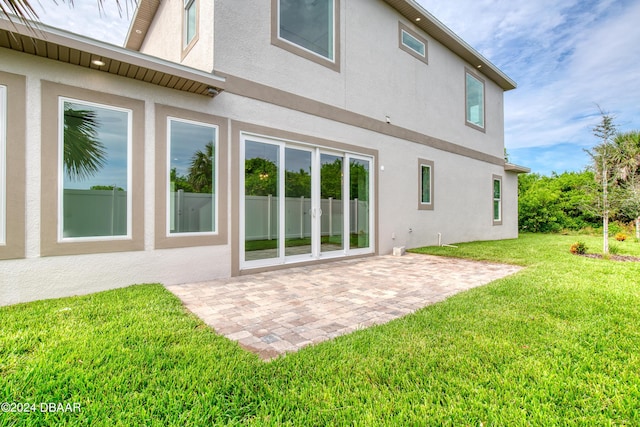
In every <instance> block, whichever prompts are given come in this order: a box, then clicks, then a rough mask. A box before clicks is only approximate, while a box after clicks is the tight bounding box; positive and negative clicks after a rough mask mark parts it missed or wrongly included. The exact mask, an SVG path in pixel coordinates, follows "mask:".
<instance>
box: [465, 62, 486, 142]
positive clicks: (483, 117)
mask: <svg viewBox="0 0 640 427" xmlns="http://www.w3.org/2000/svg"><path fill="white" fill-rule="evenodd" d="M469 77H471V78H472V79H473V80H474V81H476V82H478V83H479V84H480V85H481V86H482V104H481V108H482V114H481V116H480V118H481V120H482V123H481V124H478V123H475V122H473V121H472V120H471V118H470V117H469V81H468V78H469ZM486 99H487V93H486V85H485V82H484V80H483V79H481V78H480V77H478V76H476V75H475V74H474V73H472V72H471V71H470V70H465V74H464V116H465V123H466V125H467V126H469V127H472V128H474V129H477V130H480V131H482V132H484V131H485V128H486V125H487V114H486V104H487V102H486Z"/></svg>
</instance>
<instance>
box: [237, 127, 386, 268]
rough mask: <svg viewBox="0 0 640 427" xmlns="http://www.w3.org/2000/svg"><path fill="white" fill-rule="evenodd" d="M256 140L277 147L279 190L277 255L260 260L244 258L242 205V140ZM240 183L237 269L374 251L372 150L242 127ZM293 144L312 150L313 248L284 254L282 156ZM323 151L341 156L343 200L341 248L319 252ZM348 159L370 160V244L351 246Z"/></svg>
mask: <svg viewBox="0 0 640 427" xmlns="http://www.w3.org/2000/svg"><path fill="white" fill-rule="evenodd" d="M311 139H313V138H311ZM247 140H249V141H255V142H259V143H266V144H271V145H275V146H278V147H279V161H280V164H279V165H278V176H279V183H278V185H279V194H282V197H279V200H278V212H279V218H278V224H279V227H278V239H279V242H278V245H277V246H278V256H277V257H275V258H267V259H261V260H246V259H245V238H246V234H245V233H246V227H245V221H246V218H245V215H246V211H245V209H246V206H245V143H246V141H247ZM238 142H239V144H238V151H239V156H238V160H239V165H238V166H239V170H238V175H239V177H238V178H239V185H238V190H239V191H238V199H239V205H238V206H239V216H238V221H239V223H238V231H239V236H238V237H239V239H238V243H239V244H238V245H237V251H238V254H237V255H238V261H239V262H238V268H239V270H240V271H243V270H250V269H255V268H264V267H276V266H281V265H287V264H295V263H300V262H306V261H319V260H322V259H331V258H343V257H347V256H353V255H365V254H373V253H375V249H376V247H377V245H376V241H377V240H376V238H377V237H376V233H375V232H376V228H377V227H376V225H375V224H376V222H375V211H376V208H375V207H376V200H375V196H376V193H375V182H376V178H377V177H376V174H375V171H376V166H375V164H376V163H375V160H376V156H375V155H373V154H363V153H361V152H358V151H356V150H346V149H343V148H342V147H340V148H338V147H332V146H325V145H318V144H314V143H310V142H304V141H299V140H292V139H287V138H278V137H273V136H268V135H263V134H259V133H254V132H247V131H241V132H240V133H239V141H238ZM287 147H289V148H294V149H300V150H304V151H310V152H311V153H312V161H311V163H312V172H311V175H312V177H311V182H312V184H311V185H312V193H311V194H312V196H311V206H312V211H313V212H312V215H313V219H312V222H311V230H312V231H311V236H312V237H311V241H312V248H311V254H303V255H292V256H285V247H284V244H283V243H284V240H282V239H284V238H285V236H284V235H285V228H284V226H285V223H284V222H285V215H284V212H285V208H284V204H285V197H284V192H283V191H282V190H283V189H284V176H285V168H286V165H285V164H284V157H285V149H286V148H287ZM362 151H363V152H366V151H371V150H367V149H363V150H362ZM322 154H329V155H336V156H342V157H343V159H344V160H343V176H344V179H343V182H342V185H343V187H342V194H343V197H342V199H343V200H342V203H343V219H342V220H343V236H342V238H343V248H342V249H341V250H337V251H330V252H324V253H323V252H322V251H321V218H322V216H321V208H320V206H321V200H320V156H321V155H322ZM351 159H359V160H364V161H368V162H369V188H368V191H369V215H368V221H369V227H368V228H369V230H368V231H369V245H368V247H365V248H354V249H351V248H350V243H349V242H350V240H349V239H350V200H349V185H350V182H349V178H350V177H349V165H350V161H351Z"/></svg>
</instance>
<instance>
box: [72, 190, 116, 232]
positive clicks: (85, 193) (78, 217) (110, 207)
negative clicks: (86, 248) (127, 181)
mask: <svg viewBox="0 0 640 427" xmlns="http://www.w3.org/2000/svg"><path fill="white" fill-rule="evenodd" d="M62 205H63V216H64V218H63V237H92V236H126V235H127V192H126V191H118V190H71V189H65V190H64V192H63V202H62Z"/></svg>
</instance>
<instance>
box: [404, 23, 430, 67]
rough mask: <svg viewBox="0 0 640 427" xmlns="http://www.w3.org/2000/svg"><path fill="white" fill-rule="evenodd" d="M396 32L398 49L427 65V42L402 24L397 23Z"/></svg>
mask: <svg viewBox="0 0 640 427" xmlns="http://www.w3.org/2000/svg"><path fill="white" fill-rule="evenodd" d="M398 31H399V33H398V34H399V39H400V40H399V42H400V44H399V46H400V49H402V50H404V51H405V52H407V53H408V54H410V55H411V56H413V57H415V58H417V59H419V60H420V61H422V62H424V63H425V64H427V63H428V60H427V40H426V39H425V38H424V37H422V36H420V34H418V33H417V32H415V31H413V30H411V29H410V28H409V27H407V26H406V25H404V24H403V23H402V22H400V23H399V26H398Z"/></svg>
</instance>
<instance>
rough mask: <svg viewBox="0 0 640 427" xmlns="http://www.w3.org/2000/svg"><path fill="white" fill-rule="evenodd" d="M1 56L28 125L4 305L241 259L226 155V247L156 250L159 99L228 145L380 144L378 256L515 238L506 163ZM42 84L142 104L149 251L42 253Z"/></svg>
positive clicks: (199, 275)
mask: <svg viewBox="0 0 640 427" xmlns="http://www.w3.org/2000/svg"><path fill="white" fill-rule="evenodd" d="M2 57H3V61H2V63H1V64H0V69H1V70H2V71H6V72H9V73H15V74H19V75H26V83H27V84H26V88H27V89H26V90H27V94H26V111H27V123H28V126H27V127H26V144H25V147H26V148H25V149H26V159H27V160H26V165H25V166H26V200H27V202H26V206H25V217H26V228H25V235H26V254H25V255H26V258H25V259H15V260H7V261H0V264H1V266H2V271H3V274H2V275H0V305H4V304H11V303H16V302H22V301H29V300H34V299H41V298H52V297H59V296H68V295H76V294H85V293H90V292H95V291H99V290H104V289H111V288H116V287H121V286H128V285H131V284H135V283H144V282H147V283H148V282H162V283H164V284H175V283H185V282H191V281H202V280H209V279H214V278H220V277H228V276H230V275H231V274H232V258H233V256H234V255H235V256H237V254H234V250H235V249H234V248H237V247H238V244H237V243H238V234H237V233H234V231H233V230H237V229H238V227H239V226H240V224H239V213H238V206H237V204H234V202H233V195H232V185H233V180H238V179H239V176H240V168H241V164H242V163H241V162H237V163H232V159H231V156H229V157H228V160H227V163H228V165H227V166H228V167H229V171H230V172H229V174H230V178H231V179H230V180H229V184H228V188H226V191H227V194H228V197H227V199H226V201H225V202H226V210H227V213H228V217H229V220H228V221H227V222H226V223H224V224H220V227H221V228H222V227H226V230H227V231H228V232H229V238H228V242H227V244H220V245H213V246H197V247H187V248H176V249H162V250H158V249H155V244H154V242H155V241H156V237H157V236H156V235H155V233H156V229H155V224H156V222H157V218H158V216H162V215H165V213H164V212H163V211H158V210H157V208H156V194H157V192H156V188H155V182H156V174H157V167H164V166H163V165H157V164H156V161H155V160H156V142H155V141H156V138H157V135H156V134H157V133H158V131H157V129H156V117H155V114H156V104H164V105H169V106H173V107H179V108H183V109H188V110H192V111H198V112H203V113H207V114H212V115H216V116H219V117H222V118H225V119H226V121H227V123H228V126H229V132H228V139H227V140H221V141H220V143H221V144H227V145H228V146H229V147H230V148H231V149H233V147H231V142H232V140H233V138H234V135H237V134H238V133H239V132H240V131H242V127H237V126H235V125H232V123H234V122H236V121H237V122H247V123H252V124H255V125H260V126H263V127H265V128H268V129H274V131H278V130H285V131H288V132H295V133H298V134H300V135H303V137H302V138H301V139H300V141H301V142H305V138H304V135H306V136H309V137H317V138H322V139H325V140H330V141H334V142H336V143H340V144H348V145H350V146H359V147H363V149H364V148H366V149H370V150H377V152H378V156H377V157H376V159H375V163H374V166H375V171H374V174H375V176H376V177H377V183H378V188H377V190H376V193H375V198H376V200H375V202H376V203H377V213H376V218H375V221H376V225H375V231H376V233H377V234H376V236H375V237H376V239H377V242H378V243H377V248H378V251H379V253H380V254H387V253H390V252H391V250H392V248H393V247H394V246H401V245H404V246H407V247H416V246H421V245H432V244H436V243H437V234H438V233H442V240H443V242H444V243H452V242H458V241H468V240H478V239H481V240H486V239H500V238H511V237H516V236H517V226H516V223H517V211H515V209H517V207H516V205H515V196H516V192H517V187H516V185H517V180H516V179H515V175H511V174H507V173H505V172H504V168H503V167H502V166H500V165H496V164H493V163H487V162H484V161H482V160H478V159H474V158H471V157H467V156H464V155H459V154H454V153H449V152H445V151H442V150H437V149H435V148H433V147H430V146H428V145H424V144H419V143H415V142H409V141H406V140H403V139H400V138H396V137H393V136H390V135H387V134H384V133H380V132H374V131H372V130H370V129H367V128H366V127H365V128H363V127H361V126H358V125H357V124H348V123H340V122H336V121H332V120H329V119H326V118H321V117H317V116H314V115H312V114H307V113H302V112H300V111H296V110H294V109H289V108H285V107H282V106H275V105H273V104H271V103H269V102H264V101H258V100H255V99H251V98H249V97H243V96H238V95H234V94H232V93H229V92H223V93H221V94H220V95H218V96H217V97H216V98H213V99H212V98H209V97H205V96H200V95H189V94H185V93H182V92H179V91H176V90H170V89H164V88H159V87H157V86H154V85H151V84H147V83H141V82H137V81H134V80H131V79H127V78H123V77H116V76H112V75H109V74H107V73H104V72H100V71H95V70H89V69H85V68H80V67H76V66H73V65H68V64H61V63H58V62H55V61H52V60H48V59H43V58H38V57H34V56H31V55H27V54H21V53H16V52H13V51H8V50H5V49H3V50H2ZM43 80H46V81H50V82H54V83H59V84H63V85H69V86H74V87H77V88H85V89H89V90H92V91H96V92H104V93H108V94H112V95H119V96H124V97H128V98H133V99H136V100H139V101H143V102H144V112H145V114H144V141H136V143H144V193H143V194H142V195H140V194H138V196H139V197H143V198H144V210H143V216H144V250H139V251H129V252H115V253H96V254H86V255H73V256H49V257H41V228H40V224H41V213H42V210H43V205H42V200H43V195H42V186H41V183H42V172H41V160H42V156H41V148H42V147H41V143H42V141H43V138H44V135H43V132H47V131H48V130H47V129H44V130H43V129H41V126H40V122H41V117H42V92H41V87H42V81H43ZM268 133H269V132H268V131H267V134H268ZM356 151H357V150H356ZM418 158H423V159H428V160H431V161H433V162H434V183H435V189H434V195H433V199H434V203H435V208H434V210H433V211H421V210H418V209H417V201H418V182H419V176H418V163H417V161H418ZM383 167H384V169H383ZM493 175H500V176H502V177H503V183H504V185H503V194H504V211H503V216H504V220H503V225H500V226H494V225H493V224H492V217H491V213H492V198H491V185H492V184H491V183H492V176H493ZM45 178H46V179H47V180H49V179H50V180H56V179H57V177H45ZM10 226H11V225H9V227H10ZM409 229H411V230H412V231H411V232H409ZM393 237H395V238H393Z"/></svg>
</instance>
